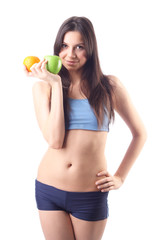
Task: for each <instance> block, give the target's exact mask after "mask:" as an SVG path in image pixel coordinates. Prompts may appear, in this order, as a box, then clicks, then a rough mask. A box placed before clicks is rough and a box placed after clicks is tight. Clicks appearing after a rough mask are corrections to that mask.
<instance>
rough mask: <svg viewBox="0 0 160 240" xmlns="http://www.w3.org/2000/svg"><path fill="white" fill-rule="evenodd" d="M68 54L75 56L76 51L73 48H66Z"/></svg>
mask: <svg viewBox="0 0 160 240" xmlns="http://www.w3.org/2000/svg"><path fill="white" fill-rule="evenodd" d="M68 56H69V57H72V58H75V57H76V53H75V50H74V49H73V48H70V49H68Z"/></svg>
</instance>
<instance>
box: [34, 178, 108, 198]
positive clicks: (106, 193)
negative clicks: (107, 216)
mask: <svg viewBox="0 0 160 240" xmlns="http://www.w3.org/2000/svg"><path fill="white" fill-rule="evenodd" d="M35 184H36V185H38V186H41V187H45V188H48V189H54V190H55V191H59V192H63V193H70V194H75V193H76V194H77V195H78V194H82V193H83V194H84V195H86V196H87V195H89V196H91V195H93V196H95V195H108V193H109V192H101V191H89V192H75V191H66V190H63V189H59V188H56V187H54V186H51V185H48V184H45V183H42V182H40V181H38V180H37V179H36V180H35Z"/></svg>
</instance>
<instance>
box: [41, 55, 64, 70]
mask: <svg viewBox="0 0 160 240" xmlns="http://www.w3.org/2000/svg"><path fill="white" fill-rule="evenodd" d="M44 59H46V60H48V62H47V64H46V68H47V70H48V71H49V72H51V73H54V74H57V73H59V71H60V70H61V67H62V61H61V59H60V57H58V56H56V55H46V56H45V57H44Z"/></svg>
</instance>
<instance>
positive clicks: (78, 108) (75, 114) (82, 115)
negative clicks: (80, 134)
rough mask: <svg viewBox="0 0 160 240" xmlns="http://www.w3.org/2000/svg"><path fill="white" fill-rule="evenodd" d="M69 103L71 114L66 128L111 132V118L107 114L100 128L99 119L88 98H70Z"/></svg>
mask: <svg viewBox="0 0 160 240" xmlns="http://www.w3.org/2000/svg"><path fill="white" fill-rule="evenodd" d="M69 105H70V115H69V123H68V127H67V126H66V130H70V129H84V130H93V131H107V132H109V119H108V117H107V115H106V114H105V115H104V120H103V124H102V126H101V127H100V128H99V129H98V121H97V118H96V116H95V113H94V111H93V108H92V107H91V105H90V104H89V101H88V99H86V98H85V99H73V98H69Z"/></svg>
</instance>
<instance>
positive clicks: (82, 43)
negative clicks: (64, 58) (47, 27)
mask: <svg viewBox="0 0 160 240" xmlns="http://www.w3.org/2000/svg"><path fill="white" fill-rule="evenodd" d="M63 43H64V44H68V43H66V42H64V41H63ZM78 45H85V44H84V42H81V43H78V44H76V45H75V46H78Z"/></svg>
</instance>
